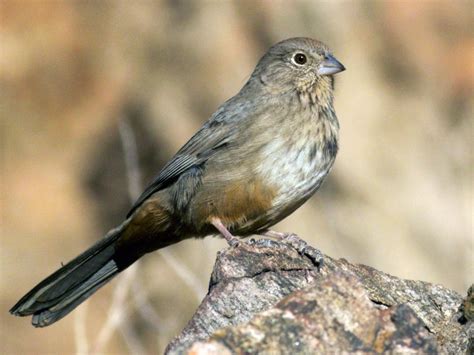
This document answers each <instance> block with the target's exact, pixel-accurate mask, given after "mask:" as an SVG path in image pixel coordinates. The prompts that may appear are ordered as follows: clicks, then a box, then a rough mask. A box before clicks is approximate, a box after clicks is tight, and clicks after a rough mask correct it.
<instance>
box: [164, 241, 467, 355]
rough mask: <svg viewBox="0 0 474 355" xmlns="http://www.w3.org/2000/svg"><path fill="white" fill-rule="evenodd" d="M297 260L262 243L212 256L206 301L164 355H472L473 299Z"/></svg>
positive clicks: (355, 268)
mask: <svg viewBox="0 0 474 355" xmlns="http://www.w3.org/2000/svg"><path fill="white" fill-rule="evenodd" d="M295 246H296V247H297V248H295ZM297 249H298V250H300V251H297ZM301 250H302V248H301V245H294V244H293V245H290V244H286V243H282V242H275V241H268V240H259V241H257V242H253V243H241V244H239V245H238V246H237V247H234V248H228V249H226V250H224V251H222V252H221V253H219V255H218V257H217V261H216V264H215V266H214V270H213V274H212V277H211V281H210V286H209V292H208V294H207V296H206V297H205V298H204V300H203V302H202V303H201V305H200V306H199V307H198V309H197V311H196V313H195V315H194V316H193V318H192V319H191V320H190V322H189V323H188V325H187V326H186V327H185V329H184V330H183V331H182V333H181V334H180V335H179V336H178V337H176V338H175V339H174V340H173V341H172V342H171V343H170V344H169V345H168V348H167V353H168V354H187V353H188V354H234V353H237V354H243V353H245V354H256V353H272V354H279V353H282V354H284V353H291V354H308V353H322V352H323V353H326V352H351V353H367V352H369V353H370V352H374V353H381V352H396V353H399V352H416V353H452V354H461V353H469V352H472V350H473V340H472V339H473V335H474V324H473V320H472V317H471V314H470V313H469V310H472V291H471V295H470V296H468V298H467V299H466V300H463V298H462V297H461V296H460V295H459V294H457V293H456V292H454V291H451V290H449V289H446V288H444V287H442V286H439V285H433V284H429V283H426V282H421V281H409V280H402V279H399V278H396V277H393V276H390V275H387V274H385V273H383V272H380V271H377V270H375V269H373V268H371V267H368V266H365V265H354V264H351V263H349V262H348V261H346V260H344V259H340V260H335V259H332V258H330V257H328V256H325V259H324V265H323V266H322V267H321V268H318V266H317V265H315V264H314V257H312V256H314V255H315V254H316V253H311V247H308V248H306V250H305V253H306V254H308V255H309V257H308V255H306V254H304V253H302V252H301ZM462 305H463V306H462ZM469 307H471V308H469Z"/></svg>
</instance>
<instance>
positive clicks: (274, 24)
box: [0, 0, 474, 354]
mask: <svg viewBox="0 0 474 355" xmlns="http://www.w3.org/2000/svg"><path fill="white" fill-rule="evenodd" d="M0 16H1V17H0V19H1V20H0V85H1V90H0V107H1V132H2V137H1V143H2V145H1V153H2V167H1V172H2V174H1V201H2V207H1V212H2V216H1V223H2V248H1V260H2V264H1V280H2V282H1V291H2V292H1V305H2V307H1V312H0V323H1V326H2V329H1V331H0V333H1V338H0V343H1V344H2V345H1V346H0V349H1V352H2V353H10V354H11V353H71V352H73V351H75V350H78V349H79V350H80V349H82V350H84V349H86V348H87V344H86V343H87V342H89V343H90V344H89V346H90V347H92V346H93V342H94V339H95V336H96V334H97V332H98V331H99V329H101V327H102V324H103V323H104V320H105V319H106V317H107V309H108V307H109V305H110V302H111V301H110V300H111V295H112V294H113V292H114V291H113V290H114V286H116V285H117V284H118V285H120V278H119V279H118V280H115V281H114V282H113V285H110V286H108V287H106V288H105V289H103V290H101V291H100V292H99V293H98V294H97V295H96V296H94V297H93V299H92V300H91V301H90V302H89V303H88V304H87V306H83V307H81V309H80V310H79V311H76V312H75V313H76V314H72V315H71V316H69V317H67V318H66V319H64V320H63V321H61V322H60V323H58V324H57V325H54V326H52V327H51V328H47V329H43V330H36V329H34V328H32V327H31V326H30V325H29V320H27V319H18V318H13V317H11V316H10V315H8V314H7V310H8V308H9V307H10V306H11V305H12V304H13V303H14V302H15V301H16V300H17V299H18V297H19V296H21V295H22V294H23V293H24V292H26V291H27V290H29V289H30V288H31V287H32V286H33V285H34V284H35V283H36V282H38V281H40V280H41V279H42V278H43V277H45V276H47V275H48V274H49V273H51V272H52V271H54V270H55V269H56V268H57V267H58V266H59V265H60V262H66V261H68V260H69V259H70V258H72V257H74V256H75V255H77V254H78V253H79V252H80V251H82V250H83V249H84V248H85V247H87V246H88V245H90V244H91V243H93V242H94V240H96V239H97V238H100V237H101V236H102V235H103V234H104V233H105V232H106V231H107V230H108V229H109V228H111V227H113V226H115V225H116V224H118V223H119V222H120V221H121V220H122V218H123V217H124V215H125V214H126V212H127V210H128V208H129V206H130V200H129V195H128V193H129V192H128V187H127V184H128V182H127V174H126V170H125V160H124V151H123V142H122V141H121V138H120V134H119V128H118V127H119V122H126V123H127V124H129V125H130V127H131V131H132V132H133V135H134V136H135V139H136V141H137V147H138V161H139V165H140V170H141V173H142V175H143V181H142V183H145V182H147V181H149V180H150V179H151V178H152V176H153V175H154V174H156V173H157V172H158V171H159V169H160V167H161V166H162V165H163V164H164V163H165V162H166V160H167V159H169V158H170V157H171V156H172V155H173V153H174V152H175V151H176V150H177V149H178V148H179V147H180V146H181V145H182V144H184V143H185V142H186V140H187V139H188V138H189V137H190V136H191V135H192V134H193V132H194V131H195V130H196V129H197V128H199V126H200V125H201V124H202V123H203V122H204V121H205V120H206V119H207V118H208V117H209V116H210V115H211V114H212V112H213V111H214V110H215V109H216V108H217V106H218V105H219V104H220V103H222V102H223V101H224V100H225V99H227V98H229V97H230V96H232V95H233V94H235V93H236V92H237V91H238V90H239V89H240V87H241V86H242V85H243V84H244V83H245V81H246V79H247V78H248V76H249V74H250V73H251V71H252V69H253V67H254V65H255V64H256V62H257V60H258V59H259V57H260V56H261V55H262V54H263V53H264V52H265V51H266V49H267V48H268V47H269V46H270V45H271V44H273V43H274V42H277V41H279V40H282V39H285V38H288V37H293V36H309V37H313V38H317V39H320V40H322V41H323V42H325V43H327V44H328V45H329V46H330V48H332V49H333V52H334V53H335V55H336V56H337V58H338V59H339V60H340V61H341V62H342V63H344V65H345V66H346V67H347V71H346V72H344V73H342V74H341V75H338V76H337V80H336V110H337V113H338V117H339V119H340V122H341V127H342V130H341V150H340V154H339V156H338V158H337V160H336V164H335V168H334V169H333V171H332V173H331V175H330V177H329V179H328V180H327V182H326V183H325V184H324V185H323V187H322V188H321V190H320V191H319V193H318V194H316V196H315V197H314V198H313V199H312V200H311V201H310V202H309V203H307V204H306V205H305V206H303V207H302V208H301V209H300V210H298V211H297V212H296V213H295V214H293V215H292V216H290V217H289V218H288V219H286V220H285V221H284V222H282V223H280V224H279V225H278V226H277V227H276V228H275V229H277V230H281V231H292V232H296V233H298V234H299V235H300V236H301V237H303V238H304V239H306V240H308V241H309V242H310V243H312V244H313V245H314V246H317V247H319V248H320V249H321V250H322V251H324V252H325V253H327V254H329V255H332V256H334V257H344V258H347V259H349V260H351V261H354V262H361V263H364V264H368V265H371V266H373V267H376V268H378V269H380V270H383V271H385V272H388V273H391V274H394V275H397V276H400V277H405V278H412V279H422V280H425V281H429V282H435V283H441V284H443V285H445V286H448V287H451V288H454V289H456V290H457V291H459V292H463V293H464V292H465V290H466V289H467V286H468V284H469V283H470V282H472V271H473V239H472V238H473V237H472V197H473V196H472V166H473V155H472V109H473V105H472V104H473V101H472V97H473V96H472V89H473V85H474V66H473V63H474V55H473V44H474V40H473V37H472V29H473V28H472V23H473V18H472V3H471V2H469V1H410V2H408V1H389V2H384V1H359V2H356V1H342V0H340V1H333V2H329V1H328V2H319V1H250V0H245V1H222V2H218V1H201V2H199V1H125V0H124V1H113V2H112V1H102V2H99V1H59V0H58V1H52V0H51V1H49V0H44V1H20V0H18V1H5V0H2V1H1V2H0ZM224 246H225V243H224V242H223V241H221V240H217V239H212V238H207V239H205V240H199V241H186V242H183V243H180V244H179V245H176V246H173V247H170V248H169V253H171V255H173V256H174V257H175V258H177V259H178V260H181V262H182V264H183V266H185V267H186V268H189V269H190V270H193V274H194V277H195V278H197V281H198V282H200V283H201V289H206V287H207V280H208V278H209V276H210V275H209V274H210V271H211V268H212V264H213V261H214V257H215V253H216V251H217V250H219V249H220V248H222V247H224ZM176 272H177V270H176V267H172V266H170V263H169V260H168V262H167V261H166V258H164V257H163V256H160V255H159V254H153V255H150V256H148V257H146V258H145V259H144V260H143V262H141V264H140V265H139V266H138V269H137V272H136V274H135V277H134V281H133V285H134V286H132V288H131V291H130V295H132V296H135V298H136V297H137V295H139V296H140V299H141V301H140V302H141V303H140V304H141V305H142V307H138V308H139V309H137V307H136V306H135V307H134V306H133V304H134V303H133V302H134V301H133V297H128V298H127V301H126V302H124V304H123V307H124V308H126V309H127V315H126V320H125V323H124V324H125V325H122V326H119V328H118V330H117V331H115V332H113V334H112V338H111V340H110V341H108V342H106V344H105V346H106V347H105V350H104V351H106V352H110V353H127V352H131V353H136V352H150V353H154V352H156V351H157V350H158V351H162V350H163V349H164V346H166V344H167V342H168V341H169V340H170V339H171V337H173V336H174V335H175V334H177V332H178V331H179V330H180V329H181V328H182V327H183V326H184V324H185V323H186V321H187V320H188V319H189V318H190V317H191V315H192V313H193V310H194V309H195V307H196V306H197V304H198V297H196V296H202V295H199V294H198V295H196V291H195V290H194V291H193V289H192V288H190V287H189V285H188V284H187V283H186V282H185V281H183V278H182V277H179V276H177V274H176ZM137 287H139V289H138V288H137ZM198 293H199V292H198ZM79 317H84V319H85V321H84V322H85V323H81V322H80V321H78V319H80V318H79ZM78 324H79V325H80V324H83V325H84V324H85V325H86V329H85V332H86V333H85V337H84V335H83V336H82V337H81V330H80V326H78ZM74 331H76V333H74ZM19 334H21V336H19ZM74 334H76V335H74Z"/></svg>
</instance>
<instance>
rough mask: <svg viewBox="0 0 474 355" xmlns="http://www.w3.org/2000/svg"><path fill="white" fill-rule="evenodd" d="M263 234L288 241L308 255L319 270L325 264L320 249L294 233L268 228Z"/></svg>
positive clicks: (302, 253)
mask: <svg viewBox="0 0 474 355" xmlns="http://www.w3.org/2000/svg"><path fill="white" fill-rule="evenodd" d="M263 235H265V236H268V237H271V238H275V239H278V240H281V241H282V242H284V243H287V244H288V245H290V246H291V247H293V248H294V249H296V250H297V251H298V253H300V254H301V255H305V256H307V257H308V258H309V259H310V260H311V262H312V263H313V264H314V265H315V266H316V267H317V268H318V270H319V269H320V268H321V267H322V266H323V263H324V256H323V253H321V251H320V250H319V249H316V248H314V247H312V246H311V245H309V244H308V243H306V242H305V241H304V240H303V239H301V238H300V237H298V236H297V235H296V234H294V233H282V232H277V231H272V230H268V231H266V232H265V233H263Z"/></svg>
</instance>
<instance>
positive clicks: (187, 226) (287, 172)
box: [10, 38, 345, 327]
mask: <svg viewBox="0 0 474 355" xmlns="http://www.w3.org/2000/svg"><path fill="white" fill-rule="evenodd" d="M344 69H345V68H344V66H343V65H342V64H341V63H339V62H338V61H337V60H336V59H335V58H334V57H333V56H332V54H331V52H330V51H329V49H328V48H327V47H326V46H325V45H324V44H323V43H321V42H319V41H316V40H313V39H309V38H292V39H288V40H285V41H282V42H280V43H277V44H275V45H274V46H272V47H271V48H270V49H269V50H268V52H267V53H265V55H264V56H263V57H262V58H261V59H260V61H259V62H258V64H257V66H256V68H255V70H254V72H253V73H252V75H251V77H250V79H249V80H248V82H247V83H246V84H245V85H244V87H243V88H242V89H241V90H240V92H239V93H238V94H237V95H235V96H234V97H232V98H231V99H229V100H228V101H226V102H225V103H224V104H223V105H222V106H221V107H220V108H219V109H218V110H217V111H216V112H215V113H214V114H213V115H212V117H211V118H210V119H209V120H208V121H207V122H206V123H205V124H204V125H203V126H202V128H201V129H200V130H199V131H198V132H197V133H196V134H195V135H194V136H193V137H192V138H191V139H190V140H189V141H188V142H187V143H186V144H185V145H184V146H183V147H182V148H181V149H180V150H179V151H178V153H176V155H175V156H174V157H173V158H172V159H171V160H170V161H169V162H168V163H167V164H166V165H165V167H164V168H163V169H162V170H161V172H160V173H159V174H158V176H157V177H156V178H155V180H154V181H153V182H152V183H151V184H150V185H149V187H148V188H147V189H146V190H145V191H144V192H143V194H142V195H141V196H140V197H139V198H138V200H137V201H136V202H135V204H134V205H133V207H132V209H131V211H130V212H129V214H128V216H127V219H126V220H125V221H124V222H123V223H122V224H121V225H120V226H119V227H117V228H115V229H113V230H111V231H110V232H109V233H108V234H107V235H106V236H105V238H103V239H102V240H100V241H99V242H97V243H96V244H95V245H93V246H92V247H91V248H89V249H88V250H86V251H85V252H83V253H82V254H81V255H79V256H78V257H76V258H75V259H73V260H72V261H70V262H69V263H68V264H66V265H64V266H63V267H62V268H60V269H59V270H58V271H56V272H55V273H53V274H52V275H51V276H49V277H48V278H46V279H45V280H44V281H42V282H41V283H39V284H38V285H37V286H36V287H35V288H33V289H32V290H31V291H30V292H28V293H27V294H26V295H25V296H24V297H23V298H22V299H21V300H20V301H19V302H18V303H17V304H16V305H15V306H14V307H13V308H12V309H11V310H10V312H11V313H12V314H14V315H17V316H28V315H33V320H32V323H33V325H34V326H37V327H44V326H47V325H50V324H52V323H54V322H56V321H57V320H59V319H61V318H62V317H64V316H65V315H66V314H68V313H69V312H71V311H72V310H73V309H74V308H75V307H77V306H78V305H79V304H80V303H81V302H83V301H84V300H86V299H87V298H88V297H89V296H91V295H92V294H93V293H94V292H95V291H97V289H99V288H100V287H101V286H103V285H104V284H106V283H107V282H108V281H110V280H111V279H112V278H113V277H114V276H115V275H117V274H118V273H119V272H120V271H122V270H124V269H125V268H127V267H128V266H129V265H131V264H132V263H133V262H135V261H136V260H138V259H139V258H140V257H141V256H143V255H144V254H146V253H149V252H151V251H154V250H156V249H160V248H163V247H166V246H168V245H170V244H174V243H177V242H179V241H181V240H183V239H187V238H192V237H204V236H206V235H209V234H215V233H216V232H217V231H218V232H220V234H221V235H222V236H223V237H224V238H225V239H226V240H227V241H228V242H229V244H231V245H235V244H236V243H237V240H238V239H237V238H236V237H235V236H234V235H239V236H246V235H249V234H252V233H257V232H265V231H268V228H269V227H271V226H272V225H274V224H275V223H277V222H279V221H280V220H282V219H283V218H285V217H286V216H288V215H289V214H290V213H292V212H293V211H294V210H296V209H297V208H298V207H299V206H301V205H302V204H303V203H304V202H305V201H306V200H308V198H309V197H310V196H311V195H312V194H313V193H314V192H315V191H316V190H317V189H318V188H319V186H320V185H321V183H322V181H323V179H324V178H325V177H326V175H327V174H328V173H329V170H330V169H331V167H332V165H333V163H334V159H335V157H336V153H337V149H338V130H339V124H338V121H337V117H336V114H335V112H334V107H333V88H334V85H333V83H334V78H333V74H336V73H338V72H340V71H343V70H344ZM269 233H270V234H273V235H280V234H278V233H277V232H272V231H270V232H269Z"/></svg>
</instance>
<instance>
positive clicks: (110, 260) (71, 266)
mask: <svg viewBox="0 0 474 355" xmlns="http://www.w3.org/2000/svg"><path fill="white" fill-rule="evenodd" d="M122 228H123V225H122V226H120V227H118V228H116V229H114V230H112V231H110V232H109V233H108V234H107V235H106V236H105V238H103V239H102V240H100V241H99V242H97V243H96V244H95V245H93V246H92V247H91V248H89V249H87V250H86V251H85V252H84V253H82V254H81V255H79V256H78V257H76V258H75V259H73V260H72V261H70V262H69V263H67V264H66V265H64V266H63V267H62V268H60V269H59V270H58V271H56V272H55V273H53V274H52V275H50V276H49V277H47V278H46V279H45V280H43V281H42V282H40V283H39V284H38V285H37V286H36V287H35V288H33V289H32V290H31V291H30V292H28V293H27V294H26V295H25V296H23V297H22V299H21V300H19V301H18V303H17V304H16V305H14V306H13V308H12V309H11V310H10V313H12V314H14V315H16V316H29V315H33V320H32V324H33V325H34V326H35V327H45V326H48V325H50V324H52V323H54V322H56V321H58V320H59V319H61V318H62V317H64V316H65V315H66V314H68V313H69V312H71V311H72V310H73V309H74V308H76V307H77V306H78V305H79V304H81V303H82V302H84V301H85V300H86V299H87V298H88V297H89V296H91V295H92V294H93V293H94V292H95V291H97V290H98V289H99V288H100V287H102V286H103V285H105V284H106V283H107V282H108V281H110V280H111V279H112V278H113V277H114V276H115V275H117V274H118V273H119V272H120V271H122V270H123V269H124V268H125V267H126V266H128V265H130V264H131V263H132V262H133V261H132V260H130V262H129V263H127V265H117V262H116V260H114V256H115V241H116V240H117V239H118V238H119V237H120V233H121V231H122Z"/></svg>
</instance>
